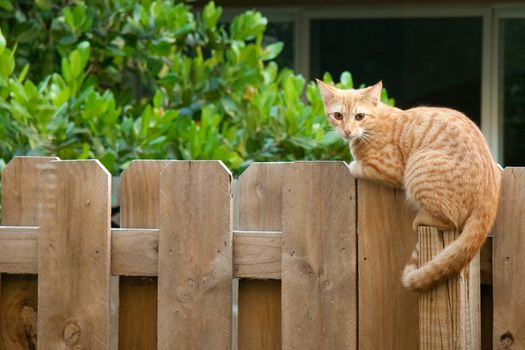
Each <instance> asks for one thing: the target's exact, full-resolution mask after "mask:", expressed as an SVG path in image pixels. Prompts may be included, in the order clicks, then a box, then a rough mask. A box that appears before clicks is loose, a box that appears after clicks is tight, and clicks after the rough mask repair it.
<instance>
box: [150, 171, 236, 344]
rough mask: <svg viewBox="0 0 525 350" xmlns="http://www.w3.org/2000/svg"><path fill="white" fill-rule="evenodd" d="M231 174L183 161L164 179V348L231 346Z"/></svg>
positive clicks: (161, 297) (160, 314)
mask: <svg viewBox="0 0 525 350" xmlns="http://www.w3.org/2000/svg"><path fill="white" fill-rule="evenodd" d="M231 196H232V195H231V174H230V172H229V170H228V169H227V168H226V167H225V166H224V165H223V164H222V163H221V162H218V161H180V162H174V163H172V164H170V165H168V166H167V167H166V168H165V169H164V170H163V171H162V173H161V180H160V231H159V277H158V278H159V287H158V325H159V328H158V348H159V349H230V347H231V335H232V334H231V321H232V317H231V313H232V278H233V272H232V206H231V204H232V203H231Z"/></svg>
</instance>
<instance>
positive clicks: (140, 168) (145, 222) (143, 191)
mask: <svg viewBox="0 0 525 350" xmlns="http://www.w3.org/2000/svg"><path fill="white" fill-rule="evenodd" d="M170 162H173V161H166V160H134V161H133V162H131V163H130V165H129V167H128V168H127V169H126V170H125V171H124V172H123V173H122V177H121V181H120V227H127V228H159V181H160V172H161V171H162V169H164V167H166V166H167V165H168V164H169V163H170ZM119 302H120V313H119V328H118V330H119V335H118V340H119V348H120V349H126V350H141V349H152V350H155V349H156V348H157V277H140V276H121V277H120V294H119Z"/></svg>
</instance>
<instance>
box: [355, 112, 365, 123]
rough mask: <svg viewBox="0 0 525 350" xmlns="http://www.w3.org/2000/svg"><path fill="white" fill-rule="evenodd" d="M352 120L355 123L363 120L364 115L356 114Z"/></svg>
mask: <svg viewBox="0 0 525 350" xmlns="http://www.w3.org/2000/svg"><path fill="white" fill-rule="evenodd" d="M354 118H355V120H357V121H360V120H363V119H365V114H364V113H357V114H356V115H355V117H354Z"/></svg>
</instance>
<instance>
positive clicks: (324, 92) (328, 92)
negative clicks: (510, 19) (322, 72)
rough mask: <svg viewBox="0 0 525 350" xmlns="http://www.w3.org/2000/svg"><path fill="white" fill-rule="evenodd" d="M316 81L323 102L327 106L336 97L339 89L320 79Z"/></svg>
mask: <svg viewBox="0 0 525 350" xmlns="http://www.w3.org/2000/svg"><path fill="white" fill-rule="evenodd" d="M315 80H316V81H317V86H319V91H320V92H321V97H322V98H323V102H324V104H325V105H326V104H327V103H328V102H329V101H330V100H331V99H332V98H334V97H335V96H336V94H337V88H336V87H334V86H332V85H328V84H327V83H325V82H324V81H321V80H319V79H315Z"/></svg>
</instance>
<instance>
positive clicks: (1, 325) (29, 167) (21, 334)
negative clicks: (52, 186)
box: [0, 157, 58, 350]
mask: <svg viewBox="0 0 525 350" xmlns="http://www.w3.org/2000/svg"><path fill="white" fill-rule="evenodd" d="M57 159H58V158H55V157H15V158H13V159H12V160H11V161H10V162H9V164H8V165H7V166H6V168H5V169H4V171H3V173H2V224H3V225H13V226H14V225H18V226H29V225H37V220H38V217H37V213H38V210H37V209H38V208H37V204H38V201H37V196H38V176H39V173H40V171H41V170H42V169H43V168H44V167H45V166H46V165H47V164H48V163H49V162H50V161H52V160H57ZM33 247H34V244H33ZM35 258H36V255H35ZM28 263H29V264H31V263H30V262H28ZM34 267H35V270H36V268H37V265H36V264H35V265H34ZM12 272H17V271H12ZM35 272H36V271H35ZM37 292H38V279H37V277H36V276H15V275H6V274H2V276H1V293H0V298H1V302H0V349H2V350H3V349H6V350H11V349H12V350H18V349H34V348H36V345H37V343H36V341H37V336H36V322H33V316H35V315H36V311H37ZM27 315H33V316H31V320H29V319H28V316H27Z"/></svg>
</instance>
